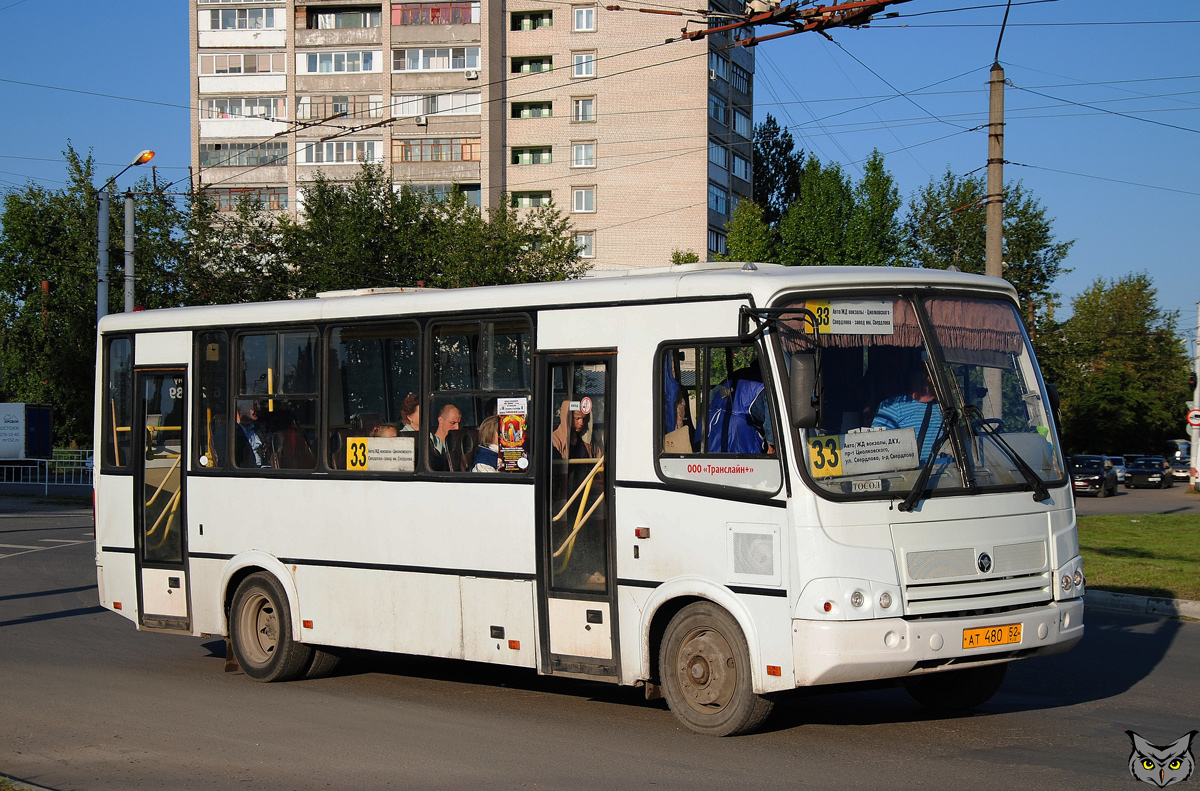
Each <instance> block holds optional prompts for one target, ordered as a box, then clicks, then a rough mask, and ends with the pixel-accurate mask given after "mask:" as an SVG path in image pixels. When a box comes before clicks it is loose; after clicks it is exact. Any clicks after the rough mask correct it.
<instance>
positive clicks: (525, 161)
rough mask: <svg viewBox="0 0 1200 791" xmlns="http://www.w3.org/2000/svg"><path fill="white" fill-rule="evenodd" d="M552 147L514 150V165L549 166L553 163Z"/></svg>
mask: <svg viewBox="0 0 1200 791" xmlns="http://www.w3.org/2000/svg"><path fill="white" fill-rule="evenodd" d="M552 150H553V149H551V148H550V146H540V147H536V148H514V149H513V150H512V163H513V164H514V165H549V164H550V163H551V162H552V161H553V154H552Z"/></svg>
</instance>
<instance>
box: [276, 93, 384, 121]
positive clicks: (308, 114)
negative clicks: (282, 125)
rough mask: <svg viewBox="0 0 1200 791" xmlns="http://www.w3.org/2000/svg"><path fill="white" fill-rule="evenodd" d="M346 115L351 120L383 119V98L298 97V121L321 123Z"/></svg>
mask: <svg viewBox="0 0 1200 791" xmlns="http://www.w3.org/2000/svg"><path fill="white" fill-rule="evenodd" d="M341 113H345V115H346V116H347V117H349V118H352V119H353V118H382V117H383V97H382V96H379V95H375V96H371V95H358V96H353V95H349V94H346V95H341V96H297V97H296V120H298V121H319V120H321V119H323V118H330V117H332V116H335V115H338V114H341Z"/></svg>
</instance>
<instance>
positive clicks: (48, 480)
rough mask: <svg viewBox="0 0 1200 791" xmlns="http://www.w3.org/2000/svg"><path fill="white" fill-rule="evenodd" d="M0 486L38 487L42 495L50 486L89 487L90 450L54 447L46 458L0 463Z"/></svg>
mask: <svg viewBox="0 0 1200 791" xmlns="http://www.w3.org/2000/svg"><path fill="white" fill-rule="evenodd" d="M0 483H3V484H22V485H24V486H29V487H36V486H41V487H42V490H43V493H45V494H49V493H50V487H52V486H76V487H90V486H91V485H92V451H90V450H67V449H65V448H55V449H54V450H53V451H52V455H51V458H49V459H12V460H8V461H0Z"/></svg>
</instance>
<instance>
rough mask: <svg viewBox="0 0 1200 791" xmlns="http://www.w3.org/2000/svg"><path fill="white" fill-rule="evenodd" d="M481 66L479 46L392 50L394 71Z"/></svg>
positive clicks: (449, 69)
mask: <svg viewBox="0 0 1200 791" xmlns="http://www.w3.org/2000/svg"><path fill="white" fill-rule="evenodd" d="M478 68H479V47H422V48H419V49H394V50H392V71H463V70H466V69H478Z"/></svg>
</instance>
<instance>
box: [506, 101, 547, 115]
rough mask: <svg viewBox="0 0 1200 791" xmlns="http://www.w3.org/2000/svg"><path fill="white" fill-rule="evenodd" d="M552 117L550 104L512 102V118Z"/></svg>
mask: <svg viewBox="0 0 1200 791" xmlns="http://www.w3.org/2000/svg"><path fill="white" fill-rule="evenodd" d="M552 115H554V105H553V104H552V103H551V102H513V103H512V117H513V118H550V117H551V116H552Z"/></svg>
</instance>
